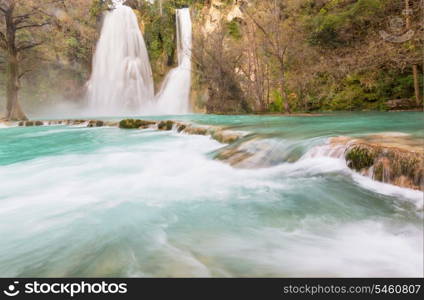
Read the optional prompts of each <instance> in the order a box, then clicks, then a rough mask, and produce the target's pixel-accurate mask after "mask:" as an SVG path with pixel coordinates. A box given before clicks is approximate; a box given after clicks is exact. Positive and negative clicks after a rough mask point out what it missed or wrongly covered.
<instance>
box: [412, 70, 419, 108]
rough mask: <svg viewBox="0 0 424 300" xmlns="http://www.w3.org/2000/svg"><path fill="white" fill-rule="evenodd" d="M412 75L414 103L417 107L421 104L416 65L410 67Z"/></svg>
mask: <svg viewBox="0 0 424 300" xmlns="http://www.w3.org/2000/svg"><path fill="white" fill-rule="evenodd" d="M412 73H413V75H414V90H415V102H416V103H417V106H419V105H420V104H421V97H420V82H419V78H418V66H417V65H412Z"/></svg>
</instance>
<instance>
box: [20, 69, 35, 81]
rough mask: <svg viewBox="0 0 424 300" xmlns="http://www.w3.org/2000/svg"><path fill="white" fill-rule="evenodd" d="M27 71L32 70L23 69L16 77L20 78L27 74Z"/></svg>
mask: <svg viewBox="0 0 424 300" xmlns="http://www.w3.org/2000/svg"><path fill="white" fill-rule="evenodd" d="M29 72H32V70H25V71H23V72H22V73H21V74H19V76H18V79H21V78H22V77H24V76H25V74H27V73H29Z"/></svg>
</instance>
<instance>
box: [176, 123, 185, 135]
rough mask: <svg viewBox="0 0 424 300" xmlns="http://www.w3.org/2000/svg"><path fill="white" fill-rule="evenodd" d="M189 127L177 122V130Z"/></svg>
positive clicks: (179, 131)
mask: <svg viewBox="0 0 424 300" xmlns="http://www.w3.org/2000/svg"><path fill="white" fill-rule="evenodd" d="M186 128H187V125H185V124H177V132H178V133H181V132H183V131H184V130H185V129H186Z"/></svg>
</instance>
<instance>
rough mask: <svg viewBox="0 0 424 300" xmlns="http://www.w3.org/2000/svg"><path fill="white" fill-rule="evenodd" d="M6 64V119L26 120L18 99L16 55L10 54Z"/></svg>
mask: <svg viewBox="0 0 424 300" xmlns="http://www.w3.org/2000/svg"><path fill="white" fill-rule="evenodd" d="M7 65H8V66H7V92H6V95H7V110H6V119H7V120H11V121H20V120H27V117H26V116H25V114H24V112H23V111H22V108H21V105H20V104H19V101H18V91H19V70H18V69H19V68H18V59H17V57H16V56H13V55H10V56H9V59H8V62H7Z"/></svg>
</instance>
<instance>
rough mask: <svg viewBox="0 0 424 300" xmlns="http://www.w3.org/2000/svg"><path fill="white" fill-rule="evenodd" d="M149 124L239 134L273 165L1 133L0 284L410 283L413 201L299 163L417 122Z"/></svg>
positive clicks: (190, 142)
mask: <svg viewBox="0 0 424 300" xmlns="http://www.w3.org/2000/svg"><path fill="white" fill-rule="evenodd" d="M157 118H161V119H182V120H189V121H194V122H196V123H199V124H213V125H221V126H227V127H229V128H231V129H233V130H240V131H245V132H248V133H249V135H248V136H247V138H246V139H259V140H264V141H268V142H269V141H272V142H273V143H275V145H277V146H276V148H277V149H278V151H279V152H281V157H282V158H283V159H282V160H281V161H279V162H276V163H274V164H273V166H272V167H268V168H261V169H236V168H233V167H231V166H229V165H227V164H225V163H222V162H220V161H216V160H214V159H213V157H214V155H213V153H215V151H217V150H219V149H221V148H222V147H225V146H226V145H223V144H220V143H218V142H216V141H214V140H212V139H210V138H208V137H204V136H188V135H183V134H178V133H176V132H156V131H154V130H133V131H131V130H130V131H126V130H120V129H118V128H82V127H66V126H52V127H29V128H19V127H16V128H2V129H0V236H1V240H0V276H1V277H15V276H16V277H31V276H36V277H43V276H57V277H61V276H65V277H72V276H74V277H76V276H87V277H92V276H106V277H108V276H110V277H113V276H120V277H130V276H136V277H152V276H154V277H187V276H190V277H192V276H194V277H209V276H212V277H233V276H249V277H251V276H258V277H263V276H300V277H303V276H342V277H352V276H423V258H422V253H423V216H422V212H423V210H422V201H423V200H422V197H423V194H422V193H421V192H418V191H412V190H408V189H402V188H398V187H394V186H390V185H386V184H382V183H377V182H374V181H372V180H371V179H369V178H365V177H362V176H359V175H357V174H355V173H353V172H351V171H350V170H349V169H348V168H347V167H346V165H345V162H344V161H343V160H340V159H336V158H332V157H327V156H325V155H322V156H318V157H312V156H310V155H308V154H309V153H310V152H311V151H313V150H314V149H315V148H316V147H319V146H320V145H322V144H324V143H325V142H326V140H327V139H328V137H332V136H340V135H349V136H358V135H364V134H370V133H378V132H402V133H407V134H410V135H412V136H413V137H414V138H416V139H422V138H423V137H424V133H423V124H424V114H422V113H363V114H332V115H326V116H315V117H283V116H212V115H190V116H183V117H156V118H155V119H157ZM288 152H290V155H289V156H290V159H284V157H286V154H287V153H288ZM293 153H296V155H294V154H293Z"/></svg>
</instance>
